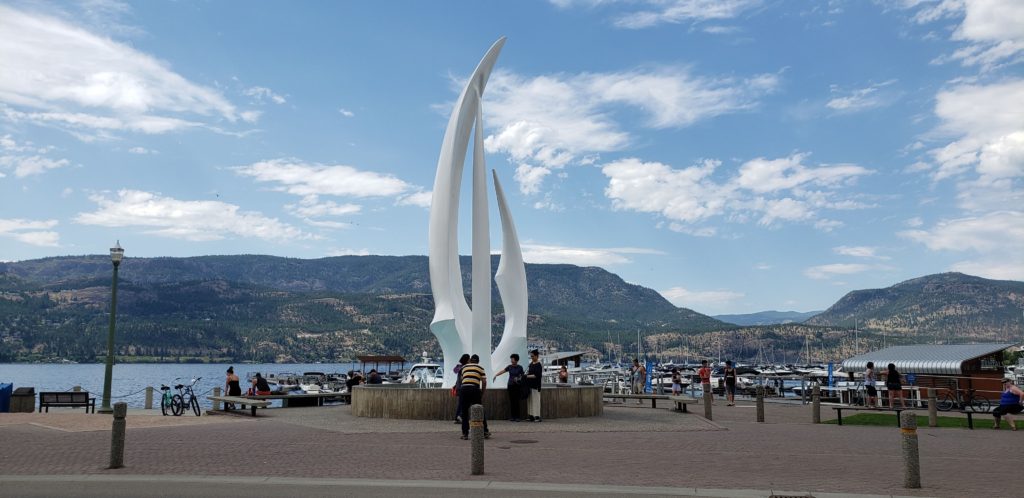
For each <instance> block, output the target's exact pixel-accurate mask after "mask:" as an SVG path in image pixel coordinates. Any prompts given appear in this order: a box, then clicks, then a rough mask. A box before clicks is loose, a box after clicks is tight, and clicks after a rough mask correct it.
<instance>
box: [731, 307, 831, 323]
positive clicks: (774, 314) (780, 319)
mask: <svg viewBox="0 0 1024 498" xmlns="http://www.w3.org/2000/svg"><path fill="white" fill-rule="evenodd" d="M818 313H821V311H806V312H802V311H774V310H772V311H759V312H757V313H744V314H737V315H714V316H713V318H715V319H716V320H721V321H723V322H726V323H735V324H736V325H776V324H783V323H800V322H803V321H804V320H807V319H808V318H810V317H812V316H814V315H817V314H818Z"/></svg>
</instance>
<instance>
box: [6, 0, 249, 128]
mask: <svg viewBox="0 0 1024 498" xmlns="http://www.w3.org/2000/svg"><path fill="white" fill-rule="evenodd" d="M0 32H2V33H4V36H3V37H0V60H3V61H4V68H5V70H4V76H3V77H2V78H0V103H3V104H6V105H4V106H3V107H4V111H5V112H4V114H3V115H4V117H5V118H6V119H8V120H27V121H30V122H33V123H36V124H40V125H51V126H56V127H59V128H62V129H66V130H68V131H71V132H75V133H79V134H81V135H80V136H90V135H88V134H89V133H92V132H94V131H95V130H99V131H100V132H109V131H112V130H123V131H140V132H143V133H166V132H168V131H174V130H181V129H184V128H188V127H192V126H199V125H200V123H198V122H197V121H196V120H200V121H202V120H210V119H223V120H227V121H229V122H232V123H233V122H236V121H237V120H238V119H241V118H244V116H243V115H242V113H240V112H239V111H238V110H237V109H236V108H235V106H234V105H233V104H231V102H229V101H228V100H227V99H225V98H224V97H223V96H222V95H221V94H220V93H219V92H218V91H216V90H214V89H212V88H209V87H205V86H201V85H197V84H195V83H192V82H190V81H188V80H187V79H185V78H184V77H182V76H181V75H179V74H177V73H175V72H174V71H172V70H171V69H170V68H169V66H168V65H167V64H166V63H164V62H161V61H159V60H157V59H155V58H153V57H152V56H150V55H147V54H144V53H142V52H140V51H138V50H136V49H134V48H132V47H130V46H128V45H126V44H122V43H118V42H116V41H114V40H111V39H110V38H106V37H104V36H100V35H97V34H94V33H91V32H89V31H86V30H85V29H82V28H80V27H78V26H75V25H72V24H69V23H68V22H66V21H64V20H62V19H58V18H56V17H51V16H47V15H43V14H38V13H34V12H28V11H21V10H17V9H14V8H12V7H10V6H5V5H0ZM10 106H13V107H14V108H11V107H10ZM180 115H190V116H191V118H190V119H183V118H181V117H179V116H180ZM92 137H93V138H95V136H92Z"/></svg>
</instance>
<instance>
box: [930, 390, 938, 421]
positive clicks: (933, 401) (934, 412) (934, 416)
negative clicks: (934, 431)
mask: <svg viewBox="0 0 1024 498" xmlns="http://www.w3.org/2000/svg"><path fill="white" fill-rule="evenodd" d="M938 426H939V404H938V400H937V397H936V394H935V388H934V387H929V388H928V427H938Z"/></svg>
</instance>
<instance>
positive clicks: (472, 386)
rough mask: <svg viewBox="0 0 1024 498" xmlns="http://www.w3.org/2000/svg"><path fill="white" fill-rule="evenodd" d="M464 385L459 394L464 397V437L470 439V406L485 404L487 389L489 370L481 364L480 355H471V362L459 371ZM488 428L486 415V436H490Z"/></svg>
mask: <svg viewBox="0 0 1024 498" xmlns="http://www.w3.org/2000/svg"><path fill="white" fill-rule="evenodd" d="M459 376H460V378H461V379H462V380H461V382H462V387H460V388H459V396H460V397H461V398H462V439H469V407H471V406H473V405H483V404H484V403H483V398H484V390H486V389H487V372H484V368H483V367H481V366H480V356H479V355H473V356H470V357H469V363H468V364H466V366H464V367H462V371H461V372H460V373H459ZM490 437H491V432H490V431H489V430H487V417H486V416H485V417H484V438H485V439H486V438H490Z"/></svg>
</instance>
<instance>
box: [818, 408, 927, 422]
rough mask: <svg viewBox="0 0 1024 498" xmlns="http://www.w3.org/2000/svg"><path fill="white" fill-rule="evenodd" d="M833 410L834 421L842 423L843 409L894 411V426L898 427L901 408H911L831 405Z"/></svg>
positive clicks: (852, 410) (853, 410)
mask: <svg viewBox="0 0 1024 498" xmlns="http://www.w3.org/2000/svg"><path fill="white" fill-rule="evenodd" d="M832 409H833V410H835V411H836V423H837V424H839V425H843V410H847V411H851V412H873V413H883V412H896V427H900V412H902V411H903V410H912V409H913V408H870V407H866V406H833V407H832Z"/></svg>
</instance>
